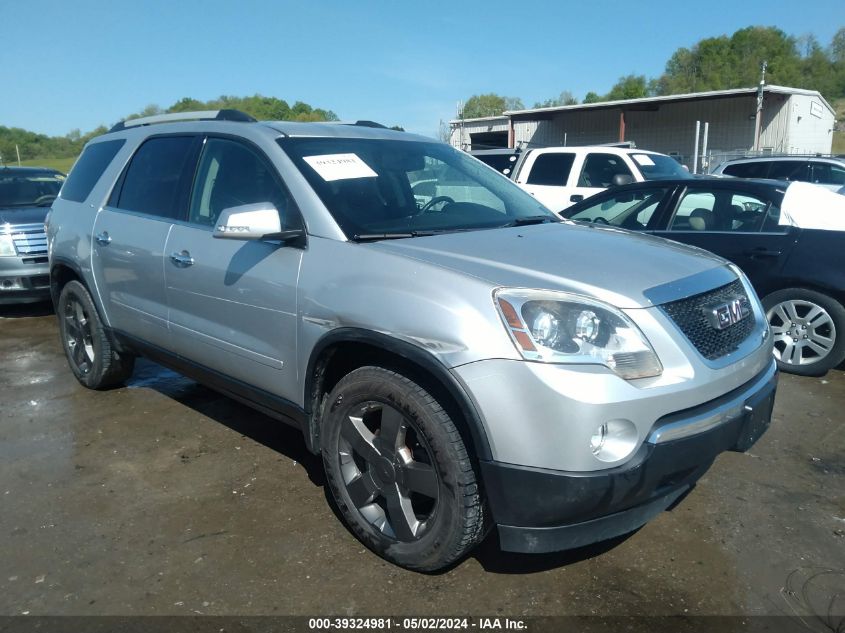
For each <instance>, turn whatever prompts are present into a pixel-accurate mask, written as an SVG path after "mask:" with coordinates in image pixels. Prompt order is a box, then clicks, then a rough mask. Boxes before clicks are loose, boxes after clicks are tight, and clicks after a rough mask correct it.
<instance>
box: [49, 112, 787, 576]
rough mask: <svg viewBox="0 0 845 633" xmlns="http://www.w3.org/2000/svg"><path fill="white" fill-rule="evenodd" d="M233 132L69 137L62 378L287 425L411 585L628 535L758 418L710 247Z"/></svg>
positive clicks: (172, 130) (416, 154)
mask: <svg viewBox="0 0 845 633" xmlns="http://www.w3.org/2000/svg"><path fill="white" fill-rule="evenodd" d="M191 116H192V117H194V118H195V119H198V120H192V121H182V120H179V119H184V118H189V117H191ZM203 116H205V117H206V118H208V117H212V118H213V120H204V119H203ZM245 119H247V117H245V116H243V115H240V114H239V113H233V112H229V111H220V112H219V113H217V114H215V113H197V114H193V115H189V114H181V115H175V116H167V117H164V118H163V119H162V118H159V117H157V118H153V119H138V120H134V121H130V122H127V123H126V124H118V125H117V126H116V127H115V129H113V131H112V132H110V133H109V134H106V135H103V136H101V137H99V138H96V139H93V140H92V141H91V142H90V143H89V144H88V145H87V146H86V148H85V150H84V152H83V154H82V156H81V157H80V159H79V161H78V163H77V165H76V166H75V167H74V169H73V171H72V172H71V174H70V176H69V178H68V181H67V182H66V184H65V186H64V188H63V189H62V191H61V194H60V197H59V199H58V200H57V201H56V203H55V204H54V207H53V211H52V213H51V216H50V218H49V219H48V239H49V242H50V246H51V259H50V267H51V268H50V270H51V283H52V291H53V297H54V300H55V302H56V309H57V315H58V319H59V329H60V333H61V341H62V344H63V346H64V349H65V352H66V354H67V358H68V362H69V364H70V368H71V370H72V371H73V373H74V374H75V375H76V377H77V378H78V380H79V381H80V382H81V383H82V384H83V385H85V386H87V387H90V388H93V389H104V388H108V387H112V386H115V385H118V384H120V383H121V382H122V381H124V380H125V379H126V378H127V377H128V376H129V375H130V373H131V372H132V367H133V359H134V357H135V355H137V354H144V355H148V356H150V357H152V358H154V359H156V360H158V361H159V362H161V363H162V364H165V365H167V366H169V367H172V368H175V369H177V370H179V371H181V372H183V373H185V374H187V375H189V376H192V377H195V378H196V379H197V380H200V381H203V382H205V383H207V384H208V385H210V386H212V387H213V388H215V389H218V390H220V391H221V392H223V393H226V394H230V395H232V396H233V397H235V398H238V399H239V400H242V401H245V402H247V403H249V404H250V405H252V406H254V407H255V408H256V409H258V410H260V411H262V412H265V413H267V414H269V415H271V416H274V417H277V418H279V419H281V420H284V421H286V422H289V423H291V424H294V425H296V426H298V427H299V428H300V429H301V430H302V432H303V435H304V437H305V441H306V443H307V446H308V447H309V449H310V450H311V451H313V452H314V453H315V454H316V453H319V454H322V457H323V461H324V465H325V470H326V476H327V482H328V486H329V487H330V489H331V493H332V494H333V496H334V499H335V500H336V501H337V505H338V507H339V508H340V511H341V512H342V513H343V516H344V517H345V519H346V521H347V522H348V525H349V527H350V528H351V530H352V531H353V532H354V533H355V535H356V536H357V537H358V538H359V539H360V540H361V541H362V542H363V543H365V544H366V545H367V546H368V547H369V548H371V549H372V550H373V551H375V552H377V553H378V554H379V555H381V556H383V557H384V558H386V559H388V560H390V561H393V562H394V563H396V564H399V565H402V566H405V567H408V568H411V569H417V570H435V569H440V568H443V567H444V566H447V565H449V564H451V563H453V562H454V561H456V560H457V559H459V558H460V557H461V556H462V555H464V554H465V553H466V552H468V551H469V550H470V549H471V548H472V547H473V546H474V545H475V544H476V543H478V542H479V541H480V540H481V539H482V538H483V537H484V535H485V534H486V533H487V531H488V529H490V528H492V527H493V526H495V529H497V531H498V535H499V540H500V543H501V547H502V548H503V549H505V550H511V551H522V552H546V551H552V550H560V549H566V548H572V547H577V546H580V545H585V544H588V543H593V542H596V541H600V540H603V539H607V538H611V537H613V536H616V535H620V534H624V533H627V532H629V531H631V530H634V529H636V528H638V527H639V526H641V525H643V524H644V523H646V522H647V521H648V520H649V519H651V518H652V517H654V516H655V515H656V514H658V513H660V512H661V511H662V510H664V509H666V508H667V507H669V506H671V505H673V504H674V503H676V502H677V501H678V500H679V499H680V498H681V497H682V496H683V495H684V494H686V493H687V492H688V491H689V490H690V488H691V487H692V486H693V484H694V483H695V482H696V481H697V480H698V478H699V477H701V475H702V474H703V473H704V472H705V471H706V470H707V469H708V467H709V466H710V464H711V463H712V462H713V460H714V459H715V458H716V457H717V455H718V454H719V453H720V452H722V451H724V450H745V449H747V448H748V447H749V446H751V445H752V444H753V443H754V442H755V441H756V440H757V438H759V437H760V435H761V434H762V433H763V431H764V430H765V429H766V428H767V426H768V424H769V420H770V417H771V410H772V405H773V401H774V394H775V387H776V382H777V369H776V367H775V363H774V359H773V358H772V335H771V333H770V330H769V328H768V325H767V323H766V319H765V315H764V313H763V310H762V308H761V306H760V302H759V301H758V299H757V297H756V295H755V294H754V290H753V289H752V288H751V286H750V285H749V282H748V280H747V279H746V278H745V276H744V275H743V274H742V273H741V272H740V271H739V269H738V268H736V267H734V266H732V265H730V264H728V263H727V262H725V261H724V260H723V259H720V258H718V257H716V256H714V255H711V254H709V253H706V252H704V251H701V250H698V249H692V248H689V247H685V246H682V245H680V244H676V243H671V242H668V241H664V240H662V239H658V238H654V237H648V236H640V235H634V234H630V233H627V232H622V231H619V230H617V229H612V228H596V227H586V226H578V225H575V224H572V223H569V222H562V221H560V220H559V219H558V218H557V217H555V216H554V215H552V214H551V213H550V212H549V211H548V210H547V209H546V208H545V207H543V206H541V205H540V204H539V203H538V202H536V201H535V200H534V199H533V198H532V197H531V196H530V195H529V194H527V193H525V192H523V191H522V190H521V189H519V188H518V187H517V186H516V185H514V184H513V183H512V182H510V181H509V180H508V179H507V178H505V177H504V176H502V175H500V174H497V173H495V171H493V170H491V169H488V168H487V167H486V166H484V165H482V164H481V163H479V162H478V161H476V160H475V159H473V158H471V157H469V156H467V155H466V154H464V153H463V152H460V151H457V150H455V149H453V148H451V147H449V146H447V145H444V144H442V143H437V142H434V141H431V140H429V139H426V138H422V137H418V136H413V135H410V134H405V133H400V132H394V131H391V130H387V129H383V128H380V127H374V126H373V125H372V124H369V123H364V122H362V123H361V124H351V125H342V124H318V123H288V122H262V123H258V122H249V121H248V120H245ZM413 183H425V187H424V188H425V193H422V192H420V191H417V192H416V195H415V191H414V190H413V189H412V184H413ZM417 186H418V187H419V185H417Z"/></svg>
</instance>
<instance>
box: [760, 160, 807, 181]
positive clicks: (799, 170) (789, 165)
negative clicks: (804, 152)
mask: <svg viewBox="0 0 845 633" xmlns="http://www.w3.org/2000/svg"><path fill="white" fill-rule="evenodd" d="M809 167H810V165H809V164H808V163H807V161H803V160H776V161H772V168H771V170H769V178H774V179H775V180H801V181H803V182H809V180H810V173H809V172H810V169H809Z"/></svg>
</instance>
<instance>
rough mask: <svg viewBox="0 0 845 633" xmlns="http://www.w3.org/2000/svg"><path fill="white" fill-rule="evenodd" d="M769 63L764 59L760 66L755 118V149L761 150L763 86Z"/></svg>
mask: <svg viewBox="0 0 845 633" xmlns="http://www.w3.org/2000/svg"><path fill="white" fill-rule="evenodd" d="M768 65H769V63H768V62H767V61H766V60H765V59H764V60H763V64H762V65H761V66H760V85H759V86H757V115H756V117H755V118H754V151H755V152H759V151H760V130H761V128H762V126H763V87H764V86H765V85H766V66H768Z"/></svg>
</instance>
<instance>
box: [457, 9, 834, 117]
mask: <svg viewBox="0 0 845 633" xmlns="http://www.w3.org/2000/svg"><path fill="white" fill-rule="evenodd" d="M764 60H765V61H766V62H767V63H768V66H767V69H766V83H769V84H776V85H781V86H790V87H793V88H807V89H810V90H818V91H819V92H820V93H821V94H822V96H824V97H825V98H826V99H827V100H828V101H831V102H832V101H834V100H836V99H839V98H843V97H845V27H843V28H840V29H839V30H838V31H837V32H836V34H835V35H834V36H833V38H832V40H831V42H830V44H829V45H828V46H826V47H825V46H822V45H821V43H820V42H819V41H818V39H816V37H815V36H813V35H803V36H801V37H793V36H790V35H787V34H786V33H784V32H783V31H781V30H780V29H778V28H775V27H761V26H750V27H747V28H744V29H740V30H738V31H736V32H735V33H734V34H733V35H731V36H728V35H720V36H718V37H708V38H705V39H702V40H700V41H698V42H697V43H696V44H695V45H693V46H692V47H691V48H679V49H678V50H676V51H675V52H674V53H673V54H672V56H671V57H670V58H669V60H668V61H667V62H666V67H665V70H664V72H663V74H661V75H660V76H659V77H652V78H648V77H646V76H645V75H638V74H636V73H632V74H630V75H625V76H623V77H620V78H619V80H618V81H617V82H616V84H614V86H613V87H612V88H611V89H610V91H608V92H607V93H605V94H598V93H596V92H592V91H590V92H588V93H587V94H586V95H584V98H583V100H582V101H581V103H599V102H602V101H616V100H619V99H637V98H641V97H653V96H661V95H672V94H685V93H690V92H705V91H708V90H726V89H729V88H749V87H752V86H756V85H757V84H758V82H759V81H760V66H761V64H762V62H763V61H764ZM577 103H578V99H577V98H576V97H575V96H574V95H573V94H572V93H571V92H569V91H568V90H564V91H563V92H561V93H560V94H559V95H558V96H557V97H552V98H550V99H546V100H545V101H538V102H536V103H535V104H534V106H533V107H535V108H545V107H555V106H563V105H575V104H577ZM524 107H525V106H524V105H523V102H522V100H521V99H519V98H517V97H504V96H501V95H498V94H495V93H488V94H482V95H473V96H472V97H470V98H469V99H467V101H466V104H465V105H464V107H463V114H462V118H465V119H471V118H476V117H485V116H497V115H499V114H501V113H502V112H505V111H508V110H521V109H523V108H524Z"/></svg>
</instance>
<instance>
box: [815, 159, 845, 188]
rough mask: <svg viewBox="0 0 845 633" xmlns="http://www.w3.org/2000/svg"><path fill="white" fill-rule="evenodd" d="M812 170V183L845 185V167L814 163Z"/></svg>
mask: <svg viewBox="0 0 845 633" xmlns="http://www.w3.org/2000/svg"><path fill="white" fill-rule="evenodd" d="M812 170H813V178H812V180H811V182H815V183H818V184H820V185H845V167H839V166H837V165H831V164H829V163H813V164H812Z"/></svg>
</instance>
